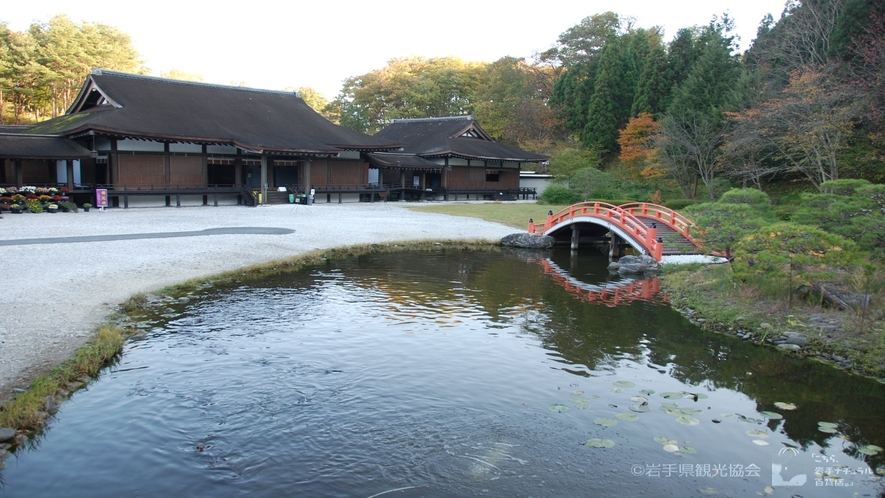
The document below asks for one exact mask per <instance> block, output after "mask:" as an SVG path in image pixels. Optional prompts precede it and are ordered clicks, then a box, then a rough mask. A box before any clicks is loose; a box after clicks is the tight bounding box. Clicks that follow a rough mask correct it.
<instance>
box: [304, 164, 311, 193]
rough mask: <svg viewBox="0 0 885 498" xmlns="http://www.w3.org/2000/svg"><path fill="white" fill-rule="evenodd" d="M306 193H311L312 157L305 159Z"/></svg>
mask: <svg viewBox="0 0 885 498" xmlns="http://www.w3.org/2000/svg"><path fill="white" fill-rule="evenodd" d="M304 193H305V194H307V195H310V159H308V160H306V161H304Z"/></svg>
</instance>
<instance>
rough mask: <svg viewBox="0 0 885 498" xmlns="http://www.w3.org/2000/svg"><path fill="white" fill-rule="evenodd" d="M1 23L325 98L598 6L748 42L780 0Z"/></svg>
mask: <svg viewBox="0 0 885 498" xmlns="http://www.w3.org/2000/svg"><path fill="white" fill-rule="evenodd" d="M4 4H5V5H4V6H3V8H2V9H0V22H5V23H6V25H7V27H8V28H10V29H12V30H14V31H22V30H25V29H27V28H28V26H30V24H31V23H32V22H34V21H39V22H45V21H48V20H49V19H50V18H51V17H52V16H54V15H58V14H67V15H68V16H69V17H70V18H71V20H73V21H74V22H78V23H80V22H90V23H101V24H107V25H110V26H115V27H117V28H119V29H120V30H121V31H123V32H125V33H127V34H129V35H130V36H131V37H132V40H133V44H134V46H135V49H136V50H137V51H138V52H139V53H140V54H141V56H142V59H143V62H144V65H145V66H146V67H147V68H149V69H150V70H151V74H154V75H159V74H160V73H161V72H166V71H170V70H171V69H177V70H179V71H184V72H187V73H194V74H199V75H200V76H202V77H203V79H204V81H206V82H210V83H219V84H225V85H230V84H233V85H239V84H244V85H246V86H250V87H253V88H264V89H269V90H282V89H283V88H287V87H294V88H297V87H311V88H313V89H315V90H317V91H319V92H321V93H322V94H323V95H325V97H326V98H328V99H333V98H334V97H335V96H337V95H338V93H339V92H340V90H341V87H342V82H343V81H344V80H345V79H346V78H348V77H351V76H358V75H361V74H365V73H368V72H369V71H372V70H374V69H380V68H382V67H384V66H385V65H387V62H388V61H389V60H391V59H394V58H399V57H410V56H424V57H445V56H454V57H458V58H461V59H463V60H465V61H478V62H493V61H496V60H498V59H500V58H501V57H505V56H512V57H528V58H530V57H531V56H532V54H533V53H535V52H542V51H544V50H546V49H548V48H550V47H551V46H553V45H554V44H555V43H556V40H557V38H558V37H559V35H560V34H561V33H562V32H563V31H565V30H567V29H568V28H570V27H572V26H574V25H576V24H578V23H580V22H581V19H583V18H585V17H588V16H591V15H593V14H599V13H603V12H606V11H613V12H616V13H618V14H619V15H621V16H631V17H635V18H636V21H637V22H636V26H637V27H643V28H650V27H652V26H662V27H663V28H664V39H665V40H666V41H669V40H671V39H672V38H673V36H674V35H675V34H676V32H677V31H678V30H679V29H680V28H684V27H690V26H694V25H706V24H708V23H709V22H710V20H711V19H712V18H713V16H716V15H721V14H722V13H723V12H728V14H729V15H730V16H731V17H732V18H733V19H734V21H735V24H736V32H737V34H738V35H739V36H740V37H741V42H740V45H741V48H742V49H746V48H747V47H748V46H749V44H750V42H751V41H752V39H753V38H754V37H755V34H756V28H757V27H758V26H759V23H760V21H761V20H762V18H763V17H764V16H765V14H768V13H770V14H772V15H773V16H774V18H775V19H778V18H779V16H780V13H781V12H782V11H783V8H784V0H669V1H666V0H620V1H619V0H583V1H572V0H564V1H558V0H550V1H547V2H526V1H520V0H505V1H501V0H479V1H473V2H465V1H455V2H422V1H416V0H411V1H399V0H371V1H370V0H361V1H352V0H336V1H329V0H325V1H323V0H319V1H317V0H313V1H311V2H305V1H303V0H301V1H299V0H295V1H292V0H289V1H287V0H272V1H267V0H249V1H237V2H233V1H231V0H215V1H213V2H209V1H205V0H204V1H192V0H178V1H170V0H152V1H150V2H130V1H121V0H113V1H106V0H91V1H89V2H75V1H71V0H31V1H8V2H4Z"/></svg>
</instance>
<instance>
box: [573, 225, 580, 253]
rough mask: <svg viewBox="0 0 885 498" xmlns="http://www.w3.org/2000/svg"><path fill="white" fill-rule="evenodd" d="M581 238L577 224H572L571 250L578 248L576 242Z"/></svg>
mask: <svg viewBox="0 0 885 498" xmlns="http://www.w3.org/2000/svg"><path fill="white" fill-rule="evenodd" d="M580 240H581V230H580V229H579V228H578V225H577V224H574V225H572V251H577V250H578V242H579V241H580Z"/></svg>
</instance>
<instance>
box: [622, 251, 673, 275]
mask: <svg viewBox="0 0 885 498" xmlns="http://www.w3.org/2000/svg"><path fill="white" fill-rule="evenodd" d="M618 264H619V265H620V266H619V267H618V273H621V274H637V273H652V272H659V271H660V270H661V265H660V264H659V263H658V262H657V261H656V260H655V258H653V257H651V256H645V255H643V256H624V257H622V258H620V259H619V260H618ZM609 268H611V265H609Z"/></svg>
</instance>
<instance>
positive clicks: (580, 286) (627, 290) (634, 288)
mask: <svg viewBox="0 0 885 498" xmlns="http://www.w3.org/2000/svg"><path fill="white" fill-rule="evenodd" d="M536 262H537V263H539V264H540V265H541V266H542V267H543V268H544V273H545V274H546V275H550V277H551V278H552V279H553V281H554V282H556V283H557V284H559V285H561V286H562V287H563V288H564V289H565V290H567V291H568V292H569V293H571V294H572V295H573V296H575V297H577V298H578V299H580V300H582V301H587V302H591V303H599V304H604V305H606V306H608V307H610V308H614V307H615V306H620V305H625V304H630V303H632V302H633V301H645V302H666V301H667V296H666V295H665V294H661V293H660V291H661V282H660V280H658V278H657V277H655V278H647V279H642V280H634V279H624V280H621V281H619V282H609V283H606V284H604V285H595V284H588V283H587V282H581V281H580V280H578V279H576V278H575V277H573V276H571V275H570V274H569V273H568V271H566V270H563V269H562V268H560V267H559V265H557V264H556V263H554V262H553V261H550V259H542V260H536Z"/></svg>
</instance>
